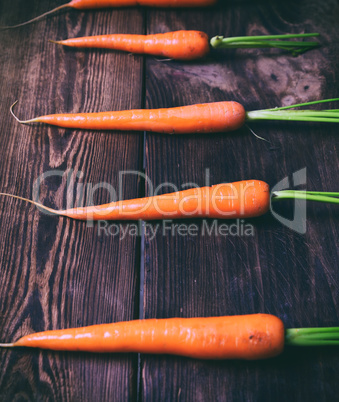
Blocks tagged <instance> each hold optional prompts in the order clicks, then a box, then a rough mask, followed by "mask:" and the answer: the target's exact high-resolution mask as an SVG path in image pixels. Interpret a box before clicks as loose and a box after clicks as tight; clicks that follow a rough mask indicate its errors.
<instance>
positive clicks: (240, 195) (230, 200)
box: [57, 180, 270, 221]
mask: <svg viewBox="0 0 339 402" xmlns="http://www.w3.org/2000/svg"><path fill="white" fill-rule="evenodd" d="M269 206H270V191H269V186H268V184H267V183H265V182H263V181H260V180H243V181H239V182H234V183H222V184H217V185H215V186H211V187H200V188H193V189H188V190H182V191H178V192H175V193H169V194H162V195H158V196H153V197H145V198H137V199H132V200H123V201H117V202H112V203H109V204H103V205H95V206H88V207H83V208H81V207H78V208H71V209H66V210H62V211H58V212H57V214H58V215H62V216H67V217H69V218H72V219H78V220H139V219H143V220H147V221H149V220H156V219H179V218H192V217H208V218H222V219H237V218H250V217H255V216H260V215H263V214H265V213H266V212H267V211H268V210H269Z"/></svg>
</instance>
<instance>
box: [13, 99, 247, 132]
mask: <svg viewBox="0 0 339 402" xmlns="http://www.w3.org/2000/svg"><path fill="white" fill-rule="evenodd" d="M13 106H14V105H13ZM13 106H12V107H13ZM11 110H12V109H11ZM12 113H13V112H12ZM13 116H14V114H13ZM14 117H15V116H14ZM15 118H16V117H15ZM16 119H17V118H16ZM17 120H18V121H19V123H23V124H27V123H46V124H51V125H55V126H59V127H67V128H79V129H87V130H88V129H93V130H136V131H155V132H159V133H166V134H188V133H210V132H219V131H229V130H236V129H237V128H239V127H241V126H242V125H243V124H244V122H245V110H244V108H243V106H242V105H240V104H239V103H237V102H214V103H203V104H198V105H191V106H182V107H175V108H168V109H137V110H123V111H116V112H101V113H73V114H71V113H70V114H50V115H46V116H40V117H36V118H34V119H31V120H26V121H21V120H19V119H17Z"/></svg>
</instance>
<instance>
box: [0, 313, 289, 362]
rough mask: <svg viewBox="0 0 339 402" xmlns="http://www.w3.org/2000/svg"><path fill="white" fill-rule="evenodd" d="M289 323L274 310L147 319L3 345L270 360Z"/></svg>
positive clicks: (49, 333) (28, 337) (53, 333)
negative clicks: (228, 314)
mask: <svg viewBox="0 0 339 402" xmlns="http://www.w3.org/2000/svg"><path fill="white" fill-rule="evenodd" d="M284 334H285V333H284V325H283V323H282V321H281V320H280V319H279V318H277V317H275V316H273V315H268V314H253V315H242V316H228V317H205V318H170V319H147V320H146V319H145V320H133V321H128V322H118V323H113V324H101V325H93V326H88V327H83V328H71V329H64V330H56V331H45V332H38V333H35V334H31V335H26V336H24V337H22V338H20V339H19V340H18V341H16V342H14V343H12V344H0V346H2V347H6V346H7V347H17V346H24V347H32V348H41V349H52V350H66V351H86V352H99V353H111V352H124V353H126V352H137V353H157V354H159V353H161V354H175V355H181V356H187V357H192V358H198V359H246V360H253V359H265V358H269V357H274V356H277V355H278V354H280V353H281V352H282V351H283V348H284Z"/></svg>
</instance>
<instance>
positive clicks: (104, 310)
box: [0, 0, 143, 401]
mask: <svg viewBox="0 0 339 402" xmlns="http://www.w3.org/2000/svg"><path fill="white" fill-rule="evenodd" d="M57 3H59V4H60V2H56V1H49V2H45V3H40V4H38V3H37V2H33V1H24V2H23V1H20V0H17V1H14V2H12V3H11V4H10V3H6V2H4V1H2V2H1V24H0V25H4V24H7V23H16V22H19V21H22V20H25V19H29V18H31V17H32V16H34V15H38V14H39V13H41V12H43V11H45V10H46V9H49V8H53V7H55V6H57V5H58V4H57ZM13 10H20V12H18V13H15V12H14V11H13ZM131 19H132V20H133V24H129V21H130V20H131ZM132 25H133V26H132ZM108 30H110V31H113V32H114V31H124V30H129V31H130V30H132V31H133V32H136V33H142V30H143V13H142V11H141V10H136V9H135V10H129V11H127V10H121V11H114V12H113V11H107V10H105V11H98V12H96V13H91V12H86V13H82V12H75V11H70V12H63V13H59V14H58V15H56V16H54V17H51V18H48V19H45V20H42V21H40V22H39V23H35V24H32V25H29V26H27V27H22V28H20V29H16V30H11V31H5V32H0V36H1V40H0V46H1V49H0V57H1V63H0V76H1V83H2V99H1V103H0V113H1V116H2V117H1V123H0V124H1V129H0V133H1V135H0V147H1V157H0V182H1V183H0V188H1V190H2V191H6V192H9V193H13V194H18V195H21V196H24V197H28V198H31V197H32V194H33V186H34V183H35V181H36V179H37V178H38V177H39V176H40V175H41V174H43V173H44V174H46V173H47V172H52V173H53V175H51V176H50V177H47V178H45V179H44V180H43V181H42V184H41V186H40V200H41V202H43V203H45V204H46V205H50V206H54V207H56V208H63V207H64V206H66V205H67V204H68V205H69V203H74V202H76V203H78V204H81V203H82V204H83V203H84V202H85V200H86V197H87V196H88V197H89V198H87V200H90V199H91V198H93V202H99V203H104V202H107V201H109V200H110V199H111V195H110V193H109V191H108V190H109V188H108V189H107V186H111V187H112V188H114V189H115V190H116V191H117V197H119V198H132V197H137V196H138V195H139V184H138V177H137V176H136V175H133V176H132V175H125V176H120V175H119V173H120V172H121V171H123V170H136V171H138V170H140V167H141V164H142V153H141V151H140V149H141V147H142V138H141V136H140V134H138V133H125V134H121V133H104V132H96V133H91V132H84V131H83V132H80V131H78V132H74V131H71V130H68V131H66V130H61V129H58V128H51V127H46V126H42V125H41V126H39V125H35V126H20V125H19V124H17V123H16V122H15V121H14V119H13V118H12V117H11V116H10V114H9V107H10V105H11V103H13V101H14V100H15V99H19V103H18V106H17V108H16V112H17V113H18V115H19V116H23V117H24V116H26V117H29V116H33V115H36V114H41V113H53V112H57V111H60V112H61V111H66V112H67V111H68V112H72V111H95V110H97V111H99V110H110V109H111V110H113V109H116V110H118V109H128V108H132V107H133V108H140V107H141V102H142V85H141V84H142V74H143V71H142V59H141V58H140V57H139V56H135V57H134V56H129V55H127V54H121V53H114V52H105V51H95V52H89V51H87V52H83V51H77V52H72V51H67V50H65V49H63V48H62V47H58V46H55V45H53V44H51V43H48V41H47V39H61V38H63V37H67V36H76V35H82V34H88V35H90V34H96V33H100V32H104V31H108ZM100 183H106V184H107V186H106V187H105V186H103V185H100ZM81 186H82V187H83V189H84V191H83V192H84V196H85V198H84V200H81V199H80V198H81V197H80V194H81V192H80V191H81ZM119 188H121V191H119ZM0 203H1V216H0V219H1V227H2V239H1V241H0V253H1V256H2V258H1V268H0V269H1V271H0V272H1V278H2V281H1V284H0V291H1V302H0V328H1V340H2V341H11V340H14V339H17V338H18V337H20V336H21V335H23V334H28V333H30V332H33V331H40V330H45V329H54V328H55V329H57V328H64V327H74V326H82V325H91V324H96V323H103V322H111V321H121V320H129V319H133V318H135V317H136V314H137V311H138V298H137V297H136V294H137V292H136V289H137V286H138V281H139V262H138V260H139V256H138V253H139V252H138V249H139V239H138V238H137V237H136V236H126V237H125V238H124V239H122V240H120V239H119V236H110V235H105V233H104V231H99V229H98V225H97V224H96V225H94V226H93V227H87V223H84V222H75V221H71V220H67V219H63V218H60V219H59V218H56V217H51V216H46V215H45V214H42V213H41V212H39V211H38V210H36V209H35V208H34V207H32V206H30V205H27V204H25V203H23V202H21V201H15V200H10V199H5V198H3V197H2V198H1V200H0ZM0 353H1V361H2V370H1V373H0V395H1V397H0V399H1V400H21V399H24V400H58V401H75V400H84V401H85V400H89V401H94V400H101V401H104V400H107V401H108V400H112V396H114V397H115V398H116V400H127V399H135V398H136V369H137V360H136V356H123V355H122V356H100V355H81V354H76V353H74V354H62V353H61V354H59V353H40V352H34V351H33V352H32V351H27V352H26V351H24V352H23V351H7V352H6V351H3V350H1V351H0Z"/></svg>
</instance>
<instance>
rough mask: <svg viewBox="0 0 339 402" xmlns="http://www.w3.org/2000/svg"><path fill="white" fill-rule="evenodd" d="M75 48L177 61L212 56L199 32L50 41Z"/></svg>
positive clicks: (116, 35)
mask: <svg viewBox="0 0 339 402" xmlns="http://www.w3.org/2000/svg"><path fill="white" fill-rule="evenodd" d="M51 42H53V43H57V44H59V45H64V46H70V47H76V48H79V47H81V48H104V49H114V50H123V51H126V52H130V53H139V54H150V55H153V56H163V57H167V58H171V59H175V60H195V59H199V58H202V57H205V56H206V55H207V54H208V53H209V50H210V48H209V39H208V36H207V34H205V33H204V32H200V31H183V30H182V31H175V32H167V33H161V34H155V35H129V34H127V35H124V34H115V35H114V34H113V35H99V36H87V37H83V38H74V39H66V40H61V41H51Z"/></svg>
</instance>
